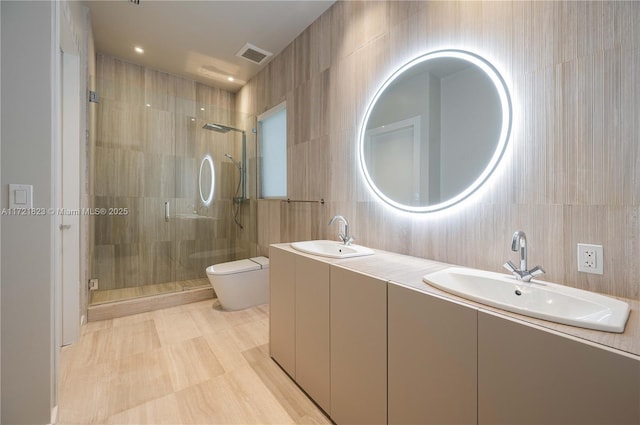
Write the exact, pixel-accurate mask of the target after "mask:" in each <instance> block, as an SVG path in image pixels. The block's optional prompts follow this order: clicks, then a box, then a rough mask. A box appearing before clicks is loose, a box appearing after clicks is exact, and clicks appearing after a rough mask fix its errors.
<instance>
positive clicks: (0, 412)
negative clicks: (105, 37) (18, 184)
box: [0, 7, 2, 423]
mask: <svg viewBox="0 0 640 425" xmlns="http://www.w3.org/2000/svg"><path fill="white" fill-rule="evenodd" d="M1 70H2V7H0V81H2V72H1ZM1 98H2V84H0V99H1ZM0 128H2V102H0ZM0 146H2V135H1V134H0ZM0 175H2V149H0ZM1 239H2V226H0V240H1ZM0 258H2V244H0ZM0 300H2V276H1V273H0ZM1 329H2V302H0V330H1ZM0 335H1V333H0ZM1 422H2V338H0V423H1Z"/></svg>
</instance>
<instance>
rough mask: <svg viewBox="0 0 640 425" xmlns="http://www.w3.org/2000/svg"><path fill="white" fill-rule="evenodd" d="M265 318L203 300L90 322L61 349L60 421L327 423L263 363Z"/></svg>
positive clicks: (263, 309) (264, 310)
mask: <svg viewBox="0 0 640 425" xmlns="http://www.w3.org/2000/svg"><path fill="white" fill-rule="evenodd" d="M268 311H269V310H268V306H266V305H263V306H258V307H253V308H250V309H247V310H243V311H238V312H227V311H223V310H221V309H220V307H219V303H217V302H212V301H211V300H207V301H202V302H196V303H193V304H188V305H183V306H178V307H172V308H168V309H165V310H161V311H156V312H152V313H145V314H140V315H137V317H136V316H131V317H127V318H122V319H114V320H110V321H106V322H105V323H102V324H100V325H93V326H92V327H93V329H92V331H91V332H83V333H82V336H81V338H80V341H79V342H78V343H76V344H74V345H71V346H69V347H65V348H64V349H63V350H62V352H61V362H60V365H61V370H60V403H59V419H60V420H59V421H58V423H60V424H92V423H95V424H107V423H109V424H217V423H220V424H269V423H273V424H289V423H309V424H316V423H317V424H326V423H328V421H327V419H326V418H325V417H324V415H323V414H322V412H321V411H320V410H319V409H318V408H317V407H316V406H315V405H314V404H313V403H312V402H311V401H310V400H309V399H308V398H306V396H305V395H304V393H302V391H301V390H300V389H299V388H298V387H297V386H296V385H295V384H294V383H293V381H291V379H290V378H289V377H288V376H287V375H286V374H285V373H284V372H283V371H282V370H281V369H280V368H279V367H278V366H277V365H276V364H275V363H274V362H273V360H271V358H270V357H269V350H268V344H267V343H266V341H267V338H268V322H269V316H268ZM96 323H98V322H96Z"/></svg>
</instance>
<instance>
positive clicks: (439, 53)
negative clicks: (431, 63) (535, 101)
mask: <svg viewBox="0 0 640 425" xmlns="http://www.w3.org/2000/svg"><path fill="white" fill-rule="evenodd" d="M438 58H456V59H462V60H466V61H468V62H470V63H472V64H473V65H475V66H477V67H478V68H480V69H481V70H482V71H484V73H485V74H486V75H487V76H488V77H489V78H490V79H491V82H492V83H493V85H494V86H495V88H496V91H497V92H498V97H499V98H500V105H501V107H502V124H501V128H500V137H499V139H498V144H497V146H496V150H495V151H494V153H493V155H492V157H491V160H490V161H489V163H488V165H487V166H486V167H485V169H484V170H483V172H482V173H481V174H480V176H478V178H477V179H475V180H474V181H473V183H471V184H470V185H469V186H468V187H467V188H466V189H465V190H463V191H462V192H460V193H459V194H457V195H456V196H454V197H452V198H450V199H447V200H446V201H444V202H440V203H438V204H434V205H426V206H411V205H404V204H401V203H399V202H397V201H394V200H393V199H391V198H389V197H388V196H386V195H385V194H384V192H382V191H381V190H380V189H379V188H378V187H377V186H376V185H375V183H374V182H373V179H372V178H371V175H369V171H368V170H367V166H366V162H365V154H364V140H365V133H366V130H367V123H368V121H369V117H370V115H371V112H372V110H373V108H374V107H375V105H376V103H377V102H378V99H379V98H380V97H381V96H382V94H383V93H384V91H385V90H386V88H387V87H389V86H390V85H391V84H392V83H393V82H394V81H395V80H396V79H397V78H398V77H400V76H401V75H402V74H403V73H404V72H405V71H407V70H408V69H410V68H412V67H414V66H416V65H418V64H420V63H422V62H425V61H428V60H431V59H438ZM511 124H512V106H511V97H510V96H509V91H508V90H507V84H506V82H505V81H504V79H503V78H502V75H501V74H500V73H499V72H498V70H497V69H496V68H495V67H494V66H493V65H492V64H491V63H489V62H488V61H487V60H485V59H484V58H483V57H481V56H479V55H477V54H475V53H471V52H468V51H465V50H457V49H445V50H436V51H433V52H429V53H425V54H423V55H421V56H418V57H417V58H415V59H413V60H411V61H409V62H407V63H406V64H405V65H403V66H402V67H400V68H399V69H397V70H396V71H395V72H393V73H392V74H391V76H390V77H389V78H387V79H386V80H385V82H384V83H383V84H382V86H381V87H380V88H379V89H378V91H376V94H375V95H374V96H373V98H372V99H371V101H370V102H369V106H368V107H367V111H366V113H365V115H364V118H363V120H362V126H361V128H360V136H359V140H358V151H359V152H358V157H359V162H360V170H361V171H362V173H363V175H364V177H365V180H366V182H367V184H368V186H369V188H370V189H371V190H372V191H373V192H374V193H375V194H376V196H378V197H379V198H380V199H382V200H383V201H384V202H385V203H387V204H388V205H390V206H392V207H394V208H397V209H399V210H402V211H407V212H415V213H429V212H436V211H442V210H444V209H446V208H449V207H451V206H453V205H456V204H458V203H460V202H462V201H464V200H465V199H467V198H468V197H469V196H470V195H471V194H473V193H474V192H475V191H476V190H478V189H479V188H480V187H481V186H482V185H483V183H485V181H486V180H487V179H488V178H489V177H490V176H491V174H492V173H493V171H494V170H495V169H496V167H497V166H498V164H499V163H500V160H501V159H502V156H503V155H504V153H505V151H506V148H507V144H508V142H509V138H510V135H511Z"/></svg>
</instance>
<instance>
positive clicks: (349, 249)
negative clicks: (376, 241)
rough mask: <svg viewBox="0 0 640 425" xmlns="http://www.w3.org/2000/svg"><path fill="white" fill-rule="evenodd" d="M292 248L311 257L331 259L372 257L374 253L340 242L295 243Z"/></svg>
mask: <svg viewBox="0 0 640 425" xmlns="http://www.w3.org/2000/svg"><path fill="white" fill-rule="evenodd" d="M291 248H293V249H295V250H297V251H300V252H304V253H306V254H311V255H319V256H321V257H329V258H351V257H361V256H363V255H371V254H373V251H372V250H371V249H369V248H367V247H364V246H360V245H345V244H343V243H342V242H338V241H323V240H318V241H304V242H293V243H292V244H291Z"/></svg>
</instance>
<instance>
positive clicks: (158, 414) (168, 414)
mask: <svg viewBox="0 0 640 425" xmlns="http://www.w3.org/2000/svg"><path fill="white" fill-rule="evenodd" d="M106 423H108V424H114V425H115V424H118V425H120V424H122V425H124V424H141V425H142V424H148V425H155V424H173V425H175V424H182V423H184V422H182V419H181V418H180V412H179V411H178V401H177V399H176V396H175V394H169V395H167V396H164V397H160V398H157V399H154V400H151V401H148V402H146V403H143V404H140V405H138V406H135V407H132V408H130V409H127V410H124V411H122V412H120V413H117V414H115V415H113V416H111V417H110V418H109V419H108V420H107V421H106Z"/></svg>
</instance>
